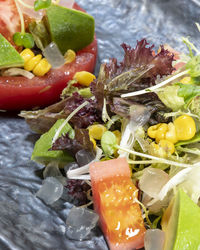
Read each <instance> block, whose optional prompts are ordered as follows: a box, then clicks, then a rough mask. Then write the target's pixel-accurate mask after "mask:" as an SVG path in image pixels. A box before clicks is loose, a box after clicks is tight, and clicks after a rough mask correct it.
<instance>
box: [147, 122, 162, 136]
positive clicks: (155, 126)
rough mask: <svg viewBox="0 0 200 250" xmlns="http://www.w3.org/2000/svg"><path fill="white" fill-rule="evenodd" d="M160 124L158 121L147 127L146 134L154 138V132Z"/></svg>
mask: <svg viewBox="0 0 200 250" xmlns="http://www.w3.org/2000/svg"><path fill="white" fill-rule="evenodd" d="M160 125H161V123H158V124H156V125H153V126H151V127H149V128H148V130H147V134H148V136H149V137H151V138H156V132H157V130H158V128H159V127H160Z"/></svg>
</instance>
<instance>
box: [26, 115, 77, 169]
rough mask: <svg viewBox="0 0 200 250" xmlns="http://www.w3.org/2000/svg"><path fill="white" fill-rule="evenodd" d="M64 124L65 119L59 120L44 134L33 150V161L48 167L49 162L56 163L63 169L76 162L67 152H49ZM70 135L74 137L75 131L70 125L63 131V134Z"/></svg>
mask: <svg viewBox="0 0 200 250" xmlns="http://www.w3.org/2000/svg"><path fill="white" fill-rule="evenodd" d="M63 122H64V119H60V120H58V121H57V122H56V123H55V124H54V125H53V126H52V127H51V129H50V130H49V131H48V132H46V133H45V134H43V135H42V136H41V137H40V139H39V140H38V141H37V142H36V144H35V147H34V149H33V153H32V157H31V160H33V161H36V162H39V163H42V164H44V165H47V164H48V163H49V162H52V161H53V162H56V163H58V164H59V167H63V166H64V165H65V164H66V163H68V162H72V161H74V159H73V157H72V156H71V155H70V154H68V153H67V152H65V151H62V150H53V151H49V149H50V148H51V146H52V145H51V144H52V139H53V137H54V135H55V133H56V131H57V129H58V128H59V127H60V126H61V124H62V123H63ZM66 133H69V136H70V137H72V138H73V137H74V130H73V129H72V127H71V126H70V125H69V124H66V126H65V127H64V128H63V129H62V130H61V132H60V135H61V134H66Z"/></svg>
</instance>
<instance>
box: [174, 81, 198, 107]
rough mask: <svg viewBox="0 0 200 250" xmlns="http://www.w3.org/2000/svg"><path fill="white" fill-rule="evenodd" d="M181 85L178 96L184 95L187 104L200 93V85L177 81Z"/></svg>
mask: <svg viewBox="0 0 200 250" xmlns="http://www.w3.org/2000/svg"><path fill="white" fill-rule="evenodd" d="M177 85H178V86H179V89H178V96H179V97H183V98H184V101H185V104H186V105H187V104H188V103H189V102H190V101H191V100H192V99H193V98H194V97H196V96H199V95H200V86H197V85H193V84H182V83H177Z"/></svg>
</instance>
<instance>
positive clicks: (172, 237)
mask: <svg viewBox="0 0 200 250" xmlns="http://www.w3.org/2000/svg"><path fill="white" fill-rule="evenodd" d="M199 221H200V208H199V206H198V205H197V204H195V203H194V202H193V201H192V200H191V199H190V198H189V196H188V195H187V194H186V193H185V192H184V191H182V190H179V191H178V193H177V194H176V196H175V198H174V199H173V200H172V201H171V203H170V205H169V207H168V208H167V210H166V211H165V213H164V216H163V218H162V223H161V225H162V229H163V231H164V232H165V244H164V248H163V249H164V250H169V249H173V250H183V249H188V250H193V249H199V248H200V237H199V234H200V227H199Z"/></svg>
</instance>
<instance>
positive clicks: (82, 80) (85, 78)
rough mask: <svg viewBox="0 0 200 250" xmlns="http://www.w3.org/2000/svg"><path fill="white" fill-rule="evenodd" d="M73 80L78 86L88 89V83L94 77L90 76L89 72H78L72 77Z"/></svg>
mask: <svg viewBox="0 0 200 250" xmlns="http://www.w3.org/2000/svg"><path fill="white" fill-rule="evenodd" d="M73 79H74V80H77V81H78V83H79V84H80V85H83V86H86V87H89V86H90V83H91V82H92V81H93V80H94V79H96V77H95V75H93V74H91V73H90V72H87V71H80V72H77V73H76V74H75V75H74V77H73Z"/></svg>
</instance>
